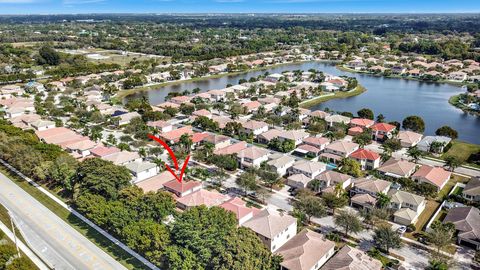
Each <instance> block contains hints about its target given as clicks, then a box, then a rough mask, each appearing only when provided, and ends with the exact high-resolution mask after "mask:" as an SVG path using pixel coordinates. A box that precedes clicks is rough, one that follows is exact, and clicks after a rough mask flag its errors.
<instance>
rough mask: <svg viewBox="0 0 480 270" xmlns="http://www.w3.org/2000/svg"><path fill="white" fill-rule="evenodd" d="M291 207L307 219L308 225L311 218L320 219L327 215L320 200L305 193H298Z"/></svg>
mask: <svg viewBox="0 0 480 270" xmlns="http://www.w3.org/2000/svg"><path fill="white" fill-rule="evenodd" d="M293 207H294V208H295V209H296V210H298V211H299V212H300V213H302V214H304V215H305V216H306V217H307V222H308V223H310V220H311V219H312V217H318V218H320V217H323V216H325V215H326V213H327V212H326V210H325V206H324V205H323V202H322V199H320V198H319V197H317V196H315V195H313V194H311V193H309V192H307V191H301V192H299V193H298V195H297V200H296V201H295V202H294V203H293Z"/></svg>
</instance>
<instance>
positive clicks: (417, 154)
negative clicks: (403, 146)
mask: <svg viewBox="0 0 480 270" xmlns="http://www.w3.org/2000/svg"><path fill="white" fill-rule="evenodd" d="M407 155H408V156H409V157H411V158H412V160H413V161H414V162H415V163H417V162H418V160H420V158H421V157H422V156H423V152H422V151H421V150H420V149H418V148H417V146H410V147H409V148H408V150H407Z"/></svg>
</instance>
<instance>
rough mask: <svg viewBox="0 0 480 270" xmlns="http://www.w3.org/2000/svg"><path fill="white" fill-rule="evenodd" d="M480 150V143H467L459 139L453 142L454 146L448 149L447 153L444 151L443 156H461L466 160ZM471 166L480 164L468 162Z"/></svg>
mask: <svg viewBox="0 0 480 270" xmlns="http://www.w3.org/2000/svg"><path fill="white" fill-rule="evenodd" d="M479 151H480V145H478V144H472V143H467V142H463V141H459V140H454V141H453V142H452V147H450V149H448V151H447V152H446V153H444V154H443V155H442V156H441V158H442V159H445V158H446V157H448V156H454V157H457V158H459V159H460V160H461V161H462V162H466V161H467V159H468V158H469V157H470V155H472V154H474V153H477V152H479ZM468 165H470V166H474V167H477V168H480V166H478V165H475V164H468Z"/></svg>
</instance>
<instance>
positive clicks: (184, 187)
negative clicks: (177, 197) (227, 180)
mask: <svg viewBox="0 0 480 270" xmlns="http://www.w3.org/2000/svg"><path fill="white" fill-rule="evenodd" d="M163 186H164V187H166V188H169V189H170V190H174V191H176V192H178V193H184V192H185V191H188V190H191V189H193V188H196V187H198V186H202V183H201V182H198V181H193V180H191V181H182V182H181V183H180V182H178V181H177V180H176V179H175V180H171V181H170V182H167V183H165V184H163Z"/></svg>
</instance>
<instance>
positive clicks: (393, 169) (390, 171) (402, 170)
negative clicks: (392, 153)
mask: <svg viewBox="0 0 480 270" xmlns="http://www.w3.org/2000/svg"><path fill="white" fill-rule="evenodd" d="M416 168H417V165H416V164H415V163H412V162H409V161H406V160H403V159H402V160H397V159H394V158H390V159H389V160H388V161H387V162H385V163H383V165H382V166H380V167H379V168H378V171H379V172H380V173H382V174H383V175H386V176H391V177H394V178H402V177H410V176H411V175H412V174H413V173H414V172H415V169H416Z"/></svg>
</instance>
